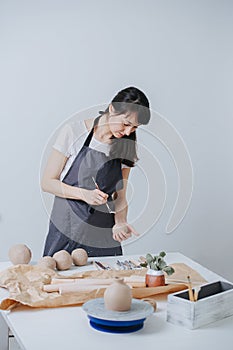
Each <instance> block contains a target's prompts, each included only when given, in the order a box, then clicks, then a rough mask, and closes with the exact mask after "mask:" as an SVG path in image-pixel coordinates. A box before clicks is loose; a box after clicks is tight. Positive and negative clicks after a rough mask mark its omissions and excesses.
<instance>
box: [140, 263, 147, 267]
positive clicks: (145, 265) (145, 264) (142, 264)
mask: <svg viewBox="0 0 233 350" xmlns="http://www.w3.org/2000/svg"><path fill="white" fill-rule="evenodd" d="M140 266H142V267H147V266H148V264H147V262H144V263H141V264H140Z"/></svg>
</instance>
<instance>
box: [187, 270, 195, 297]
mask: <svg viewBox="0 0 233 350" xmlns="http://www.w3.org/2000/svg"><path fill="white" fill-rule="evenodd" d="M187 279H188V289H189V300H190V301H194V296H193V289H192V283H191V279H190V276H187Z"/></svg>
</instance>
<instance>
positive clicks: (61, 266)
mask: <svg viewBox="0 0 233 350" xmlns="http://www.w3.org/2000/svg"><path fill="white" fill-rule="evenodd" d="M53 258H54V259H55V261H56V267H57V269H58V270H61V271H63V270H69V268H70V267H71V266H72V263H73V260H72V258H71V255H70V254H69V253H68V252H67V251H66V250H60V251H59V252H57V253H55V254H54V255H53Z"/></svg>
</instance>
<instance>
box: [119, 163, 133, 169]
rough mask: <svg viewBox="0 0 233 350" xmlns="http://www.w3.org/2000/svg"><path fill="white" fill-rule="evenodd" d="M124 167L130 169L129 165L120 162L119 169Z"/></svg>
mask: <svg viewBox="0 0 233 350" xmlns="http://www.w3.org/2000/svg"><path fill="white" fill-rule="evenodd" d="M124 168H126V169H130V168H131V167H130V166H128V165H126V164H123V163H121V169H124Z"/></svg>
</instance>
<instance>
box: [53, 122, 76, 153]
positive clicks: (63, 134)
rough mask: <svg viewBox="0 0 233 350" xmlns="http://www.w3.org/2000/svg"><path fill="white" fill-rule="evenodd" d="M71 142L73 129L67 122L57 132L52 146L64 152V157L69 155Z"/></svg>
mask: <svg viewBox="0 0 233 350" xmlns="http://www.w3.org/2000/svg"><path fill="white" fill-rule="evenodd" d="M72 144H73V131H72V128H71V126H70V125H69V124H66V125H64V126H63V127H62V128H61V130H60V131H59V133H58V136H57V138H56V140H55V143H54V144H53V148H54V149H56V150H57V151H59V152H61V153H62V154H64V155H65V156H66V157H70V155H71V146H72Z"/></svg>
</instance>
